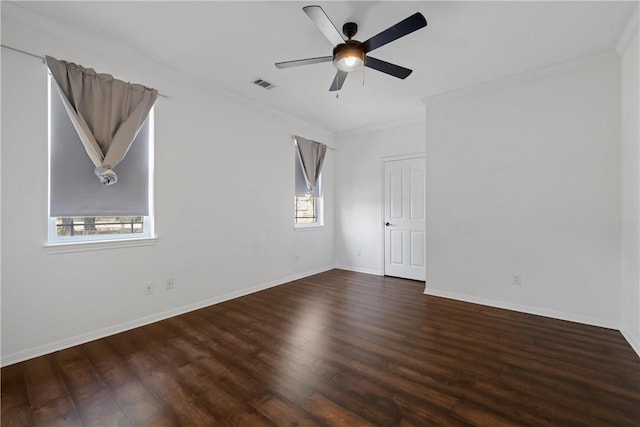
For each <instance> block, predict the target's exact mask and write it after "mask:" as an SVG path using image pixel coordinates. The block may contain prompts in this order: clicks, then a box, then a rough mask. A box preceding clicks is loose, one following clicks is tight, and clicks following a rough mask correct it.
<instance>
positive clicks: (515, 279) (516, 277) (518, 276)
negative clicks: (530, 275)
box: [511, 273, 522, 286]
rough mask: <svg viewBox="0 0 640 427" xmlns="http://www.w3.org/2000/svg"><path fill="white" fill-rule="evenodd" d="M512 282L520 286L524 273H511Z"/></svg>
mask: <svg viewBox="0 0 640 427" xmlns="http://www.w3.org/2000/svg"><path fill="white" fill-rule="evenodd" d="M511 284H512V285H514V286H520V285H522V274H520V273H513V274H512V275H511Z"/></svg>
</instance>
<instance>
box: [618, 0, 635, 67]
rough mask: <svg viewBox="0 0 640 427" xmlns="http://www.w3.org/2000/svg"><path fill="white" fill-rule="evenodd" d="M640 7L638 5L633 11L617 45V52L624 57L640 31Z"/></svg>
mask: <svg viewBox="0 0 640 427" xmlns="http://www.w3.org/2000/svg"><path fill="white" fill-rule="evenodd" d="M639 7H640V6H638V5H636V8H635V9H634V10H633V13H632V14H631V16H630V17H629V21H627V25H626V26H625V28H624V31H622V34H620V38H619V39H618V42H617V43H616V52H618V55H620V56H623V55H624V54H625V52H626V51H627V49H628V48H629V46H631V43H632V42H633V41H634V40H635V39H636V38H637V37H638V30H639V27H640V19H638V8H639Z"/></svg>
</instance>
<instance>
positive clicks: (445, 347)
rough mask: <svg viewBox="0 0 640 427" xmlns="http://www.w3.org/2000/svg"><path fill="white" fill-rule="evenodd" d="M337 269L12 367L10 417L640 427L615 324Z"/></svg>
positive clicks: (7, 399) (18, 420) (631, 373)
mask: <svg viewBox="0 0 640 427" xmlns="http://www.w3.org/2000/svg"><path fill="white" fill-rule="evenodd" d="M423 290H424V284H422V283H419V282H413V281H408V280H402V279H395V278H389V277H387V278H384V277H378V276H371V275H366V274H360V273H353V272H347V271H341V270H333V271H329V272H326V273H322V274H319V275H316V276H313V277H309V278H306V279H303V280H298V281H295V282H291V283H288V284H285V285H282V286H278V287H275V288H272V289H268V290H265V291H262V292H258V293H255V294H252V295H249V296H245V297H242V298H238V299H235V300H233V301H228V302H225V303H222V304H218V305H215V306H212V307H208V308H205V309H202V310H198V311H194V312H191V313H188V314H185V315H181V316H177V317H174V318H171V319H168V320H165V321H162V322H158V323H155V324H152V325H149V326H145V327H141V328H138V329H134V330H131V331H128V332H125V333H121V334H118V335H114V336H111V337H108V338H104V339H100V340H97V341H93V342H91V343H88V344H84V345H80V346H77V347H73V348H70V349H67V350H64V351H59V352H56V353H54V354H50V355H47V356H43V357H39V358H36V359H32V360H29V361H26V362H23V363H19V364H15V365H11V366H8V367H5V368H3V369H2V371H1V373H2V426H56V425H61V426H75V425H90V426H125V425H136V426H145V425H148V426H178V425H182V426H210V425H223V426H249V427H253V426H272V425H277V426H318V425H328V426H349V427H354V426H439V425H442V426H460V425H479V426H502V425H509V426H545V425H556V426H574V425H582V426H635V427H637V426H640V358H638V356H637V355H636V354H635V353H634V352H633V350H632V349H631V347H630V346H629V345H628V344H627V343H626V342H625V340H624V339H623V337H622V336H621V335H620V333H619V332H617V331H614V330H608V329H602V328H596V327H590V326H585V325H580V324H575V323H571V322H564V321H559V320H553V319H548V318H544V317H538V316H532V315H527V314H522V313H516V312H511V311H507V310H500V309H494V308H489V307H483V306H479V305H474V304H468V303H463V302H457V301H453V300H447V299H443V298H436V297H431V296H426V295H423V293H422V292H423Z"/></svg>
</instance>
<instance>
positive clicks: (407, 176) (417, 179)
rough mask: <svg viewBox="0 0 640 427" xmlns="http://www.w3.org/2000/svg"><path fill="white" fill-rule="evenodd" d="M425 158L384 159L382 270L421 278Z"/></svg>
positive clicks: (399, 275)
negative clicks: (383, 243) (385, 160)
mask: <svg viewBox="0 0 640 427" xmlns="http://www.w3.org/2000/svg"><path fill="white" fill-rule="evenodd" d="M424 191H425V159H424V157H420V158H414V159H407V160H393V161H388V162H385V163H384V223H385V225H384V228H385V233H384V237H385V245H384V253H385V261H384V274H385V275H387V276H396V277H404V278H407V279H414V280H425V276H426V275H425V193H424Z"/></svg>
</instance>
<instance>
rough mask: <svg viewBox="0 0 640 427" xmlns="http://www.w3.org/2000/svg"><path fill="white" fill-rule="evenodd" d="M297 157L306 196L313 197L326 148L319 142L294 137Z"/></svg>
mask: <svg viewBox="0 0 640 427" xmlns="http://www.w3.org/2000/svg"><path fill="white" fill-rule="evenodd" d="M294 138H295V141H296V147H298V150H297V151H298V156H299V159H300V164H301V165H302V172H303V173H304V180H305V182H306V184H307V195H313V194H314V193H315V191H314V190H315V189H316V187H317V185H318V180H319V179H320V174H321V173H322V165H323V164H324V156H325V154H326V152H327V146H326V145H325V144H322V143H320V142H316V141H311V140H309V139H306V138H302V137H300V136H295V137H294Z"/></svg>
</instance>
